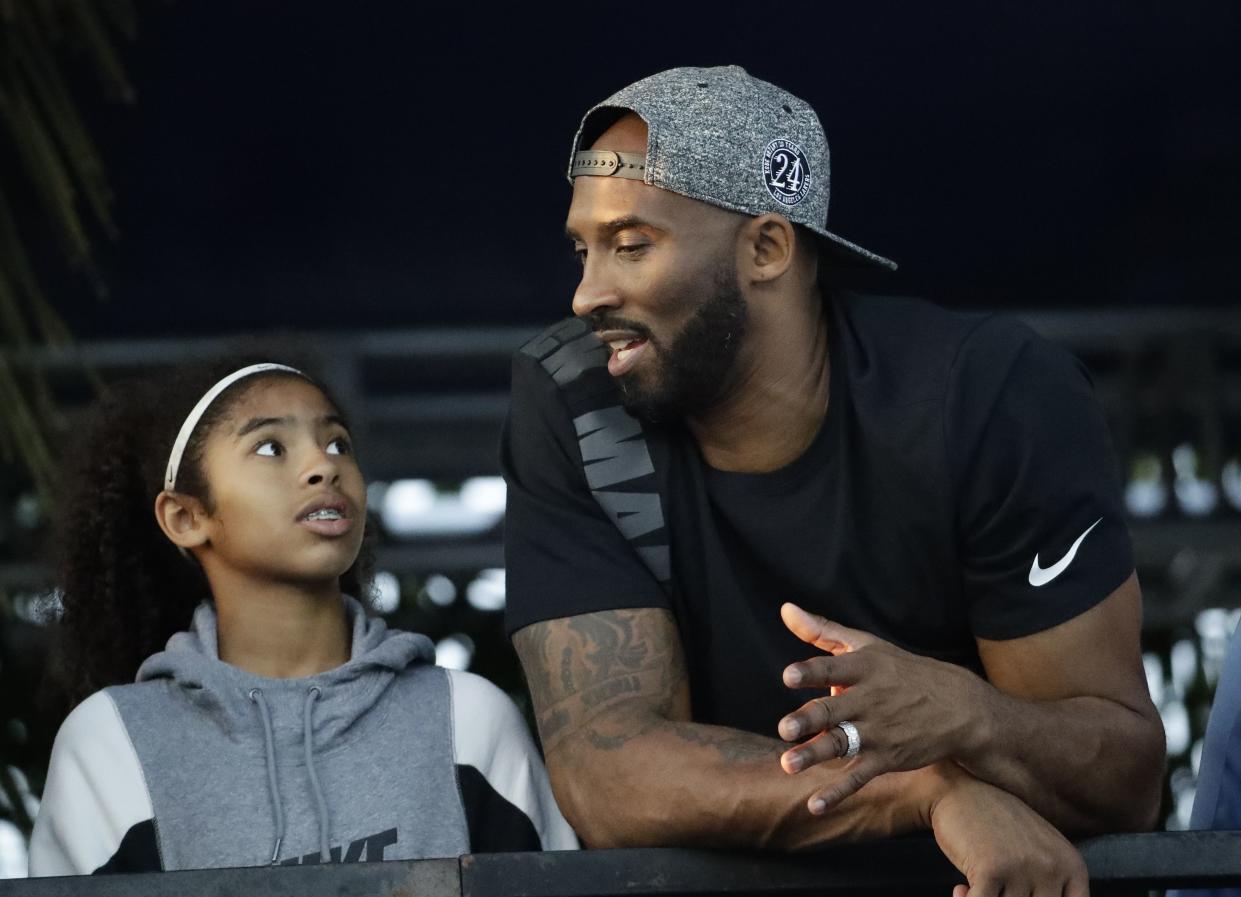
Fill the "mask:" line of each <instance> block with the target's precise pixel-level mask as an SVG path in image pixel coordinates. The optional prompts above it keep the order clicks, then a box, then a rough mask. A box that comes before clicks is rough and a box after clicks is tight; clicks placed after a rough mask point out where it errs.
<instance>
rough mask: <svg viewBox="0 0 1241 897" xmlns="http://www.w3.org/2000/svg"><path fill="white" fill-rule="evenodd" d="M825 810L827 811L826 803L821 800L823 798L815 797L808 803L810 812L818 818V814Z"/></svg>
mask: <svg viewBox="0 0 1241 897" xmlns="http://www.w3.org/2000/svg"><path fill="white" fill-rule="evenodd" d="M826 809H827V802H826V801H825V800H823V798H821V797H816V798H815V799H814V800H812V801H811V802H810V812H811V813H813V814H814V815H815V816H818V815H819V814H820V813H822V812H823V811H824V810H826Z"/></svg>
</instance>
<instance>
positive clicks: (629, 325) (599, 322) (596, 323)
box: [583, 311, 651, 340]
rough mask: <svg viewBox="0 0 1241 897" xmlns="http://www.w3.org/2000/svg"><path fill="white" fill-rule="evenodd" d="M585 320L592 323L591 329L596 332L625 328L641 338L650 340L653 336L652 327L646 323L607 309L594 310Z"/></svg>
mask: <svg viewBox="0 0 1241 897" xmlns="http://www.w3.org/2000/svg"><path fill="white" fill-rule="evenodd" d="M583 320H585V321H586V323H588V324H589V325H590V328H591V330H593V331H594V332H595V333H603V332H605V331H607V330H625V331H628V332H630V333H633V334H636V335H637V337H638V338H639V339H645V340H649V339H650V337H651V331H650V328H649V327H647V326H646V325H645V324H641V323H639V322H638V321H634V320H631V319H629V318H625V317H621V316H620V315H618V314H613V313H609V312H606V311H592V312H591V313H590V314H588V315H585V316H584V317H583Z"/></svg>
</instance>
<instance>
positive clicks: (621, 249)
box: [616, 243, 651, 257]
mask: <svg viewBox="0 0 1241 897" xmlns="http://www.w3.org/2000/svg"><path fill="white" fill-rule="evenodd" d="M650 245H651V244H650V243H625V244H622V245H620V246H617V247H616V251H617V252H618V253H619V254H620V255H627V256H630V257H633V256H636V255H641V254H642V253H643V252H645V251H646V249H647V248H648V247H649V246H650Z"/></svg>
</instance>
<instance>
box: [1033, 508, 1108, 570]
mask: <svg viewBox="0 0 1241 897" xmlns="http://www.w3.org/2000/svg"><path fill="white" fill-rule="evenodd" d="M1102 522H1103V518H1102V517H1100V518H1099V519H1098V520H1096V521H1095V522H1094V523H1092V524H1090V526H1089V527H1087V529H1086V531H1085V532H1084V533H1082V534H1081V535H1080V536H1078V537H1077V541H1076V542H1074V543H1073V547H1072V548H1070V549H1069V552H1068V554H1066V555H1065V556H1064V557H1062V558H1061V559H1060V560H1058V561H1056V563H1054V564H1052V565H1051V566H1050V567H1048V568H1047V569H1046V570H1044V569H1043V568H1042V567H1040V566H1039V565H1038V555H1037V554H1036V555H1035V556H1034V563H1033V564H1031V565H1030V585H1032V586H1034V587H1035V588H1038V587H1039V586H1045V585H1047V583H1049V582H1051V581H1052V580H1053V579H1055V578H1056V577H1057V576H1059V575H1060V574H1061V573H1063V572H1064V571H1065V570H1066V569H1067V568H1068V566H1069V564H1071V563H1073V558H1074V557H1075V556H1076V555H1077V549H1078V548H1079V547H1080V546H1081V544H1082V540H1083V539H1085V538H1086V537H1087V536H1089V535H1090V531H1091V530H1092V529H1094V528H1095V527H1096V526H1098V525H1099V524H1100V523H1102Z"/></svg>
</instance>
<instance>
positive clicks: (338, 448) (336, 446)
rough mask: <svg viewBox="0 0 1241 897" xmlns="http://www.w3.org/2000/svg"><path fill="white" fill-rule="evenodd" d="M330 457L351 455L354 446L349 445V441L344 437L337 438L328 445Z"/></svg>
mask: <svg viewBox="0 0 1241 897" xmlns="http://www.w3.org/2000/svg"><path fill="white" fill-rule="evenodd" d="M327 451H328V454H329V455H351V454H353V446H352V445H350V444H349V440H348V439H346V438H345V437H344V436H337V437H336V438H335V439H333V440H332V441H331V442H329V443H328V444H327Z"/></svg>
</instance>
